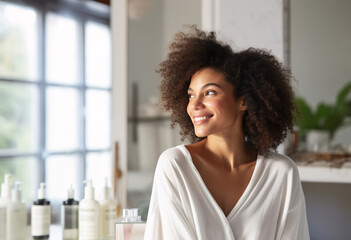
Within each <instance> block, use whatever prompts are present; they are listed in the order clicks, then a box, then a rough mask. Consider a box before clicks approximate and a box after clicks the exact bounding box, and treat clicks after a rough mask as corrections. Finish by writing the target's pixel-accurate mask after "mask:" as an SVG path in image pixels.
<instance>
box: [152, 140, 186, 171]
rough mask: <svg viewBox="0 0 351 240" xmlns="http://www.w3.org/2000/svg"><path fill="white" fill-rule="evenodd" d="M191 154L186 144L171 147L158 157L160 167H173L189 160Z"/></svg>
mask: <svg viewBox="0 0 351 240" xmlns="http://www.w3.org/2000/svg"><path fill="white" fill-rule="evenodd" d="M188 158H189V156H188V154H187V150H186V148H185V146H184V145H178V146H175V147H171V148H168V149H166V150H165V151H163V152H162V153H161V155H160V157H159V159H158V163H157V166H158V168H161V167H162V168H166V167H173V166H174V165H179V163H180V162H184V161H186V160H188Z"/></svg>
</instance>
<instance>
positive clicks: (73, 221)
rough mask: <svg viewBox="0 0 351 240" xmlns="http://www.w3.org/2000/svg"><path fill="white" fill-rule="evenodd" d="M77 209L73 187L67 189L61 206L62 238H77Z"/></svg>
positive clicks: (64, 239)
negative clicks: (65, 197)
mask: <svg viewBox="0 0 351 240" xmlns="http://www.w3.org/2000/svg"><path fill="white" fill-rule="evenodd" d="M78 210H79V202H78V201H76V200H74V189H73V187H72V185H71V187H70V188H69V189H68V190H67V200H66V201H63V203H62V207H61V222H62V238H63V240H78Z"/></svg>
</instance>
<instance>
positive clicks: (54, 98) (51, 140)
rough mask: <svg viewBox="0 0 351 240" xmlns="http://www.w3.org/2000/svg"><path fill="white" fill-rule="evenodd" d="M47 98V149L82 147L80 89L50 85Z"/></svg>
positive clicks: (57, 149) (65, 149) (64, 149)
mask: <svg viewBox="0 0 351 240" xmlns="http://www.w3.org/2000/svg"><path fill="white" fill-rule="evenodd" d="M46 98H47V102H46V124H47V132H46V141H47V142H46V146H47V149H48V150H49V151H61V150H62V151H69V150H76V149H78V148H80V147H81V144H80V143H79V141H80V140H81V138H80V133H81V130H80V129H81V127H80V126H81V124H80V121H79V119H80V116H81V112H80V108H81V104H80V95H79V92H78V90H75V89H70V88H64V87H48V89H47V90H46Z"/></svg>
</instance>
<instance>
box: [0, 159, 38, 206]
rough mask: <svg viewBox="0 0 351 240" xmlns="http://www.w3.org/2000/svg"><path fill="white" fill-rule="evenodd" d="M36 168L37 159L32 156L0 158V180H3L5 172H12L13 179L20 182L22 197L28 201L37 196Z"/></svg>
mask: <svg viewBox="0 0 351 240" xmlns="http://www.w3.org/2000/svg"><path fill="white" fill-rule="evenodd" d="M38 169H39V165H38V159H37V158H34V157H17V158H2V159H0V182H1V183H2V182H3V181H4V176H5V174H6V173H10V174H12V175H13V177H14V178H13V179H14V181H20V182H21V183H22V186H21V187H22V199H23V200H24V201H25V202H26V203H30V202H32V201H33V199H36V197H37V194H36V193H37V192H36V188H37V185H38V184H37V183H38V181H39V178H38V176H39V172H38Z"/></svg>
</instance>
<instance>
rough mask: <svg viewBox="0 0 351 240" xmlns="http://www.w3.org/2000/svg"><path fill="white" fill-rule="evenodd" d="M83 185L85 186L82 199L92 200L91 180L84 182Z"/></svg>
mask: <svg viewBox="0 0 351 240" xmlns="http://www.w3.org/2000/svg"><path fill="white" fill-rule="evenodd" d="M84 183H86V184H87V185H86V186H85V188H84V198H85V199H94V187H93V184H92V181H91V179H88V180H85V181H84Z"/></svg>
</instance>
